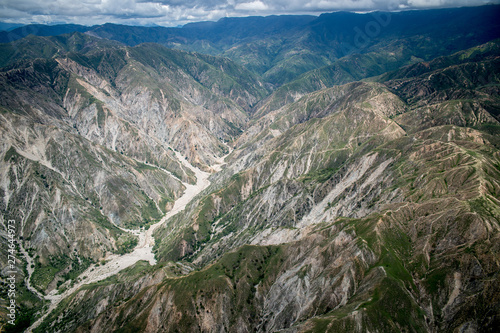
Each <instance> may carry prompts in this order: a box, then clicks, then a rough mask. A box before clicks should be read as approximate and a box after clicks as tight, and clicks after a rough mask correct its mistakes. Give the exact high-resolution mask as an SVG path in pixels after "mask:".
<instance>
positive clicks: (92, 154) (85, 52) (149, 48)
mask: <svg viewBox="0 0 500 333" xmlns="http://www.w3.org/2000/svg"><path fill="white" fill-rule="evenodd" d="M41 45H45V46H46V48H45V49H44V50H43V51H42V52H40V50H41V49H42V48H41V47H40V46H41ZM7 49H9V48H7ZM10 49H12V50H15V52H19V53H21V54H24V55H25V57H24V58H25V59H24V60H21V59H16V61H15V62H12V63H11V64H10V65H8V66H7V67H4V68H2V70H1V72H0V96H1V98H0V100H1V101H0V111H1V113H0V118H1V121H0V132H1V136H2V144H1V146H0V156H1V161H0V179H1V189H0V193H1V203H0V209H1V210H2V220H3V221H4V222H6V221H7V220H15V221H16V229H17V230H18V237H19V239H20V247H19V249H18V251H19V252H18V253H20V255H19V259H20V260H22V261H21V262H20V263H19V265H20V266H19V267H23V266H24V267H25V266H26V265H27V266H28V267H29V268H30V269H31V270H32V271H33V272H29V271H25V272H24V274H23V275H24V276H25V277H30V279H29V281H30V284H31V286H32V287H34V288H36V289H37V290H38V291H39V292H40V293H42V294H44V293H48V292H51V291H54V292H55V291H56V290H57V288H59V287H60V286H61V285H64V283H65V282H66V281H69V280H71V281H72V283H74V282H75V281H76V280H77V277H78V275H79V274H81V273H82V272H83V271H85V269H86V268H87V267H89V265H90V264H92V263H97V262H98V261H99V260H101V259H102V258H105V257H106V256H107V255H109V254H110V253H118V254H124V253H126V252H129V251H131V250H132V249H133V248H134V246H135V245H136V244H137V237H136V236H135V235H133V234H131V233H129V232H127V231H126V229H127V228H129V229H137V228H140V227H148V226H149V225H150V224H152V223H154V222H156V221H159V220H160V219H161V217H162V216H163V215H164V214H165V213H166V212H167V211H169V210H170V209H171V208H172V207H173V203H174V201H175V200H176V199H177V198H179V197H180V196H181V195H182V193H183V192H184V190H185V188H186V186H185V184H194V183H195V182H196V177H195V175H194V173H193V172H192V171H191V169H189V168H186V167H185V166H184V165H183V163H181V162H182V161H180V160H179V159H178V156H183V158H184V157H185V158H186V159H187V160H188V161H190V162H191V163H192V164H194V165H197V166H199V167H200V168H202V169H205V170H206V171H209V172H213V171H214V170H212V169H211V168H210V165H212V164H214V161H217V160H218V159H219V158H220V157H221V156H223V155H224V154H226V152H227V150H228V147H227V145H226V143H225V142H230V141H231V140H232V139H233V138H234V136H235V135H237V134H238V133H240V132H241V130H242V127H243V125H244V124H245V122H246V120H247V114H246V111H245V110H248V109H249V108H250V107H251V106H252V105H253V104H254V103H256V101H258V100H259V99H261V98H262V97H263V96H264V95H265V94H267V90H266V89H265V88H264V87H263V84H262V83H261V82H260V81H259V80H258V79H257V78H256V77H255V75H253V74H251V73H249V72H248V71H247V70H245V69H243V68H242V67H240V66H238V65H235V64H234V63H232V62H231V61H229V60H227V59H220V58H214V57H211V56H205V55H197V54H190V53H186V52H183V51H175V50H168V49H166V48H164V47H162V46H159V45H141V46H137V47H133V48H130V47H124V46H123V45H120V44H117V43H115V42H109V41H105V40H104V41H103V40H98V39H96V38H93V37H89V36H85V35H81V34H78V33H75V34H72V35H66V36H59V37H32V36H31V37H28V38H27V39H26V40H24V39H23V40H20V41H18V42H16V43H15V45H11V48H10ZM10 49H9V50H10ZM3 54H4V55H5V54H7V53H3ZM7 55H8V56H9V57H10V53H9V54H7ZM7 58H8V57H7ZM14 58H15V55H14ZM14 58H12V59H14ZM179 153H180V155H178V154H179ZM6 239H7V238H6V234H5V235H3V238H2V246H3V245H6V244H7V242H6ZM23 252H24V253H25V255H21V253H23ZM24 256H26V258H27V259H25V258H24ZM4 259H5V258H4ZM4 259H2V260H4ZM5 260H6V259H5ZM25 260H27V261H28V262H25ZM2 262H3V261H2ZM18 281H19V283H20V286H19V288H24V290H25V289H26V288H28V289H29V288H31V286H30V285H27V286H26V287H25V286H23V281H22V279H21V278H20V279H19V280H18ZM26 292H27V291H26ZM27 293H28V292H27ZM35 293H36V292H35ZM28 294H29V293H28ZM34 299H36V297H35V298H34ZM29 302H31V303H30V304H31V305H33V304H34V303H33V301H32V300H30V301H29ZM35 303H36V302H35Z"/></svg>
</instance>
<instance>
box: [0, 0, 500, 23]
mask: <svg viewBox="0 0 500 333" xmlns="http://www.w3.org/2000/svg"><path fill="white" fill-rule="evenodd" d="M492 2H494V3H499V2H500V0H493V1H491V0H270V1H268V0H0V21H4V22H11V23H25V24H26V23H63V22H65V23H77V24H84V25H94V24H103V23H106V22H110V23H122V24H130V25H150V24H157V25H163V26H177V25H182V24H186V23H189V22H197V21H215V20H218V19H220V18H222V17H235V16H250V15H259V16H267V15H282V14H313V15H318V14H320V13H324V12H333V11H338V10H347V11H357V12H364V11H373V10H383V11H387V10H389V11H397V10H407V9H429V8H443V7H461V6H476V5H483V4H487V3H492Z"/></svg>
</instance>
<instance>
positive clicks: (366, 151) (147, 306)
mask: <svg viewBox="0 0 500 333" xmlns="http://www.w3.org/2000/svg"><path fill="white" fill-rule="evenodd" d="M454 59H455V60H456V57H455V58H453V57H450V58H448V59H445V60H446V61H448V63H449V65H448V66H442V67H439V68H437V69H436V68H435V69H433V70H432V71H430V72H428V73H425V74H418V75H415V76H411V75H408V74H404V73H408V68H405V69H403V70H402V71H401V72H400V73H392V74H391V77H392V78H394V79H393V80H389V81H384V82H379V83H376V82H354V83H350V84H347V85H343V86H335V87H332V88H328V89H324V90H320V91H316V92H312V93H309V94H307V95H304V96H303V97H302V98H300V99H299V100H297V101H296V102H294V103H291V104H288V105H286V106H284V107H282V108H280V109H277V110H275V111H273V112H270V113H267V114H266V115H265V116H263V117H262V118H261V119H258V120H257V121H256V124H255V125H254V126H252V127H250V128H249V129H248V130H247V131H245V132H244V133H243V135H242V136H241V139H240V141H237V142H236V146H235V150H234V151H233V152H232V154H231V155H230V156H229V157H228V158H227V159H226V162H227V165H226V167H225V169H224V170H223V171H222V172H220V173H218V174H215V175H214V176H212V184H213V185H212V186H211V187H210V188H209V189H208V190H207V192H205V193H206V194H205V195H204V196H202V197H199V198H198V199H197V200H195V201H193V202H192V203H191V204H190V205H189V206H188V207H187V210H186V212H185V214H179V215H176V216H174V217H173V218H171V219H170V220H168V221H167V223H166V225H165V226H164V227H163V228H161V229H159V230H158V232H156V233H155V237H156V240H157V242H156V246H155V249H156V253H157V258H158V259H159V261H160V262H161V263H160V264H159V265H158V266H154V267H150V266H148V265H147V264H145V263H140V264H137V265H136V266H135V267H133V268H131V269H129V270H127V271H123V272H122V273H121V274H119V275H117V276H116V277H113V278H110V279H107V280H104V281H102V282H100V283H97V284H94V285H89V286H86V287H84V288H82V289H80V290H79V291H78V292H76V293H75V294H73V295H72V296H71V297H70V298H68V299H66V300H65V301H64V303H61V304H60V306H59V307H58V308H57V309H56V310H55V311H54V312H53V313H52V314H51V315H50V316H49V317H48V319H46V320H45V321H44V323H43V324H42V326H40V327H39V328H38V331H40V332H44V331H47V330H62V331H77V332H92V331H96V330H103V329H104V330H112V331H115V330H116V331H118V330H123V331H138V332H156V331H166V332H176V331H194V332H199V331H223V332H249V331H257V332H275V331H280V332H366V331H374V332H402V331H405V332H435V331H439V332H456V331H472V332H474V331H492V330H494V327H497V326H498V325H499V322H500V313H499V311H498V309H499V305H500V290H499V287H498V281H499V278H500V277H499V276H498V272H499V271H500V270H499V268H500V267H499V264H498V260H497V258H498V256H499V251H500V248H499V245H498V244H500V243H499V241H500V239H499V236H500V207H499V205H500V199H499V198H500V168H499V165H500V154H499V148H500V141H499V139H498V129H499V128H500V123H499V119H498V113H497V112H496V110H498V107H499V105H500V104H499V103H500V100H499V99H498V92H497V88H498V86H499V83H500V80H499V76H498V74H499V73H498V69H499V68H500V66H498V64H497V63H496V62H497V61H498V60H497V56H490V55H489V54H488V55H486V54H485V55H483V56H482V57H479V58H476V59H475V60H474V61H473V62H472V61H465V62H456V61H455V60H454ZM439 61H443V59H441V60H439ZM485 74H488V75H485ZM186 270H193V271H191V272H187V271H186Z"/></svg>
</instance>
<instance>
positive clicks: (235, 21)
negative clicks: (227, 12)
mask: <svg viewBox="0 0 500 333" xmlns="http://www.w3.org/2000/svg"><path fill="white" fill-rule="evenodd" d="M498 17H500V6H498V5H490V6H482V7H467V8H457V9H440V10H430V11H406V12H405V11H403V12H397V13H383V12H377V13H368V14H354V13H348V12H336V13H331V14H322V15H320V16H319V17H315V16H268V17H246V18H223V19H221V20H219V21H217V22H202V23H192V24H187V25H185V26H184V27H182V28H164V27H138V26H124V25H115V24H104V25H100V26H92V27H86V26H78V25H55V26H45V25H28V26H24V27H21V28H18V29H14V30H12V31H9V32H6V31H3V32H0V42H3V43H7V42H12V41H15V40H18V39H20V38H23V37H26V36H28V35H29V34H32V35H37V36H54V35H60V34H66V33H72V32H82V33H86V34H89V35H93V36H96V37H101V38H106V39H111V40H115V41H119V42H121V43H123V44H125V45H128V46H135V45H138V44H141V43H158V44H162V45H165V46H167V47H170V48H176V49H181V50H186V51H194V52H200V53H206V54H211V55H219V56H224V57H228V58H230V59H232V60H234V61H236V62H237V63H239V64H241V65H244V66H245V67H246V68H248V69H249V70H251V71H255V72H256V73H258V74H260V75H262V76H263V78H264V79H266V80H267V81H269V82H271V83H272V84H276V85H281V84H283V83H286V82H289V81H291V80H293V79H294V78H296V77H297V76H298V75H300V74H302V73H305V72H307V71H310V70H313V69H316V68H320V67H323V66H328V65H332V64H333V63H334V62H335V61H336V60H338V59H339V58H342V57H344V56H346V55H350V54H359V53H361V54H366V53H370V52H380V51H385V52H398V51H401V48H404V49H407V48H410V49H411V53H412V54H413V55H414V57H416V58H420V59H423V60H430V59H433V58H435V57H437V56H440V55H447V54H451V53H453V52H456V51H459V50H462V49H465V48H469V47H472V46H474V45H478V44H481V43H484V42H487V41H489V40H492V39H495V38H500V32H499V31H500V23H499V20H498ZM402 40H404V41H405V42H406V43H405V44H404V45H403V44H401V41H402ZM406 63H408V61H406ZM399 65H402V64H401V63H399ZM395 68H397V67H396V66H395V67H394V68H393V69H395Z"/></svg>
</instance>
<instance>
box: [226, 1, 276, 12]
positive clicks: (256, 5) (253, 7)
mask: <svg viewBox="0 0 500 333" xmlns="http://www.w3.org/2000/svg"><path fill="white" fill-rule="evenodd" d="M234 9H236V10H243V11H260V10H267V9H269V7H268V6H267V5H266V4H265V3H263V2H262V1H254V2H244V3H239V4H236V6H234Z"/></svg>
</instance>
